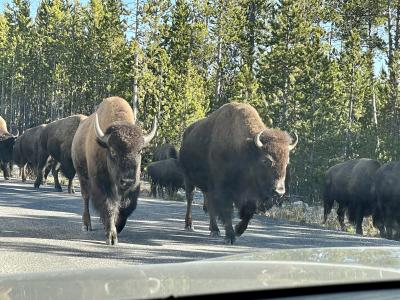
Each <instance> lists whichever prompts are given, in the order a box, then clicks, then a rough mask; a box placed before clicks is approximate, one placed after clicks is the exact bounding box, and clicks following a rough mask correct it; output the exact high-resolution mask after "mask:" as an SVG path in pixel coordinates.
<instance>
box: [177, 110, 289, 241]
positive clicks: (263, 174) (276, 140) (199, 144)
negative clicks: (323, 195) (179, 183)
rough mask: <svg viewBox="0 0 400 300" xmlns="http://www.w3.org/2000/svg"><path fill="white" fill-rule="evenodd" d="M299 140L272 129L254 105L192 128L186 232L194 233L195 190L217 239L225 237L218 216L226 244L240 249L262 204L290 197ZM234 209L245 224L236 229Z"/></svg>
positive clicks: (186, 144)
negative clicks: (288, 181)
mask: <svg viewBox="0 0 400 300" xmlns="http://www.w3.org/2000/svg"><path fill="white" fill-rule="evenodd" d="M296 144H297V136H296V138H295V139H294V140H293V139H292V137H291V136H290V135H289V134H288V133H287V132H284V131H280V130H277V129H271V128H267V127H266V126H265V124H264V123H263V122H262V120H261V118H260V116H259V115H258V113H257V111H256V110H255V109H254V108H253V107H252V106H250V105H248V104H241V103H229V104H225V105H223V106H222V107H221V108H219V109H218V110H216V111H214V112H213V113H212V114H210V115H209V116H208V117H207V118H205V119H202V120H199V121H197V122H195V123H193V124H192V125H190V126H189V127H188V128H187V129H186V130H185V132H184V134H183V141H182V147H181V149H180V152H179V161H180V165H181V167H182V169H183V172H184V175H185V190H186V197H187V204H188V205H187V213H186V219H185V227H186V229H187V230H192V200H193V189H194V187H195V186H196V187H198V188H200V189H201V191H202V192H203V194H204V196H205V201H206V203H207V208H208V213H209V216H210V231H211V235H212V236H216V235H219V229H218V226H217V223H216V217H217V216H218V217H219V218H220V219H221V221H222V223H223V224H224V226H225V233H226V242H227V243H234V241H235V236H240V235H241V234H242V233H243V232H244V231H245V230H246V228H247V225H248V223H249V221H250V219H251V218H252V217H253V215H254V213H255V212H256V208H257V202H258V201H268V199H270V197H271V196H272V195H273V194H278V195H280V196H282V195H283V194H284V193H285V175H286V166H287V164H288V163H289V152H290V150H292V149H293V148H294V147H295V146H296ZM233 204H234V205H235V206H236V207H237V208H238V210H239V215H240V218H241V221H240V222H239V223H238V224H237V225H236V227H235V230H233V227H232V213H233Z"/></svg>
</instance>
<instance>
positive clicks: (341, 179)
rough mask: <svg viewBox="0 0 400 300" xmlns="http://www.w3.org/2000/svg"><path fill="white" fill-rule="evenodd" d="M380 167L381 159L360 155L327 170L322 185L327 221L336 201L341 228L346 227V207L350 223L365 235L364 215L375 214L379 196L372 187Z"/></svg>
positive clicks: (359, 232)
mask: <svg viewBox="0 0 400 300" xmlns="http://www.w3.org/2000/svg"><path fill="white" fill-rule="evenodd" d="M379 167H380V163H379V162H378V161H376V160H374V159H368V158H361V159H354V160H349V161H346V162H343V163H340V164H337V165H334V166H333V167H330V168H329V169H328V170H327V171H326V173H325V181H324V186H323V201H324V223H325V222H326V219H327V217H328V214H329V213H330V212H331V210H332V207H333V203H334V201H336V202H337V203H338V204H339V207H338V209H337V216H338V221H339V223H340V226H341V228H342V230H344V229H345V225H344V214H345V212H346V210H347V215H348V218H349V221H350V223H352V224H355V225H356V232H357V233H358V234H362V221H363V219H364V217H367V216H370V215H372V214H373V213H374V211H375V208H376V197H375V194H374V193H373V190H372V189H371V186H372V184H373V181H374V177H375V173H376V171H377V170H378V169H379Z"/></svg>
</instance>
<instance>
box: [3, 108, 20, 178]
mask: <svg viewBox="0 0 400 300" xmlns="http://www.w3.org/2000/svg"><path fill="white" fill-rule="evenodd" d="M17 136H18V134H17V135H13V134H11V133H9V132H8V130H7V123H6V121H5V120H4V119H3V118H2V117H1V116H0V167H1V170H2V171H3V176H4V179H5V180H8V179H10V168H9V165H10V162H11V161H12V159H13V157H12V154H13V146H14V143H15V140H16V139H17Z"/></svg>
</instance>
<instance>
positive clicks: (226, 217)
mask: <svg viewBox="0 0 400 300" xmlns="http://www.w3.org/2000/svg"><path fill="white" fill-rule="evenodd" d="M232 212H233V208H232V207H230V208H228V209H226V210H224V213H223V216H222V217H221V219H222V222H223V223H224V226H225V244H228V245H233V244H234V243H235V241H236V236H235V231H234V230H233V226H232Z"/></svg>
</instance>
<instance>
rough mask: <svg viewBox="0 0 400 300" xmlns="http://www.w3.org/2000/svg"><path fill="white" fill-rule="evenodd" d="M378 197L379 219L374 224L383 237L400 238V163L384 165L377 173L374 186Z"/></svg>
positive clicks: (377, 213) (394, 162)
mask: <svg viewBox="0 0 400 300" xmlns="http://www.w3.org/2000/svg"><path fill="white" fill-rule="evenodd" d="M373 189H374V192H375V195H376V197H377V202H378V205H377V212H376V215H377V219H376V220H375V219H374V224H375V226H377V227H378V228H379V230H380V233H381V236H382V237H386V238H388V239H393V238H395V239H399V238H400V162H398V161H393V162H388V163H386V164H384V165H382V166H381V167H380V168H379V169H378V171H377V172H376V176H375V180H374V186H373Z"/></svg>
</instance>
